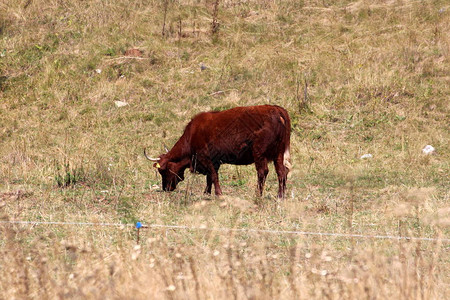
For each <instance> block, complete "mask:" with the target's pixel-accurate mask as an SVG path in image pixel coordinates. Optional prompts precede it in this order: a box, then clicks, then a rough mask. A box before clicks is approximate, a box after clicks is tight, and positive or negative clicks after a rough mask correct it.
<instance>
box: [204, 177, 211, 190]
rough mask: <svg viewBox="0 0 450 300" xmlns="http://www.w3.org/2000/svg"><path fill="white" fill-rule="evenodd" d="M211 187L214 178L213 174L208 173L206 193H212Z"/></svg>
mask: <svg viewBox="0 0 450 300" xmlns="http://www.w3.org/2000/svg"><path fill="white" fill-rule="evenodd" d="M211 187H212V178H211V174H207V175H206V188H205V194H211Z"/></svg>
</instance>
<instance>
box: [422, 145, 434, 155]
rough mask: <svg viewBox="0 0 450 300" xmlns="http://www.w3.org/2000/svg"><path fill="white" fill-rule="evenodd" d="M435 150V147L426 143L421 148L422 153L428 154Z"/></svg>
mask: <svg viewBox="0 0 450 300" xmlns="http://www.w3.org/2000/svg"><path fill="white" fill-rule="evenodd" d="M435 150H436V149H434V147H433V146H431V145H426V146H425V147H424V148H423V149H422V153H423V154H425V155H430V154H433V153H434V151H435Z"/></svg>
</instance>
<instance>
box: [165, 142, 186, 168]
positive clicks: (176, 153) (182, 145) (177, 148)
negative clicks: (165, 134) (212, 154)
mask: <svg viewBox="0 0 450 300" xmlns="http://www.w3.org/2000/svg"><path fill="white" fill-rule="evenodd" d="M190 150H191V149H190V147H189V144H188V143H187V142H186V141H185V140H184V139H183V137H182V138H180V139H179V140H178V142H176V144H175V145H174V146H173V148H172V149H171V150H170V151H169V152H167V154H166V157H167V158H168V159H169V161H172V162H181V161H187V160H190V158H191V151H190Z"/></svg>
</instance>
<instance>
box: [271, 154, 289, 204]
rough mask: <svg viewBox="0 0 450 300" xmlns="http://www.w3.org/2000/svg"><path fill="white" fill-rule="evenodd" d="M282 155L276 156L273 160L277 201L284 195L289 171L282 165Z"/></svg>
mask: <svg viewBox="0 0 450 300" xmlns="http://www.w3.org/2000/svg"><path fill="white" fill-rule="evenodd" d="M283 162H284V157H283V155H281V156H278V157H277V158H276V159H275V160H274V165H275V171H276V172H277V176H278V199H284V196H285V193H286V180H287V174H288V173H289V169H288V168H287V167H286V166H285V165H284V163H283Z"/></svg>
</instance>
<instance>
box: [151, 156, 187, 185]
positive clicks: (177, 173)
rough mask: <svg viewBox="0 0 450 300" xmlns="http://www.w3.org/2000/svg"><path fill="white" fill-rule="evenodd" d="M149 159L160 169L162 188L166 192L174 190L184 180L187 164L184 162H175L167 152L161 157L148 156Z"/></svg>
mask: <svg viewBox="0 0 450 300" xmlns="http://www.w3.org/2000/svg"><path fill="white" fill-rule="evenodd" d="M144 154H145V157H147V159H149V160H151V161H153V162H155V163H154V164H153V166H154V167H155V168H157V169H158V172H159V174H161V177H162V189H163V190H164V191H166V192H171V191H173V190H174V189H175V188H176V187H177V184H178V183H179V182H181V181H183V180H184V170H185V169H186V166H185V164H184V163H183V162H173V161H170V159H169V158H168V157H167V155H166V154H162V155H161V156H160V157H159V158H151V157H148V156H147V154H146V153H145V150H144Z"/></svg>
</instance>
